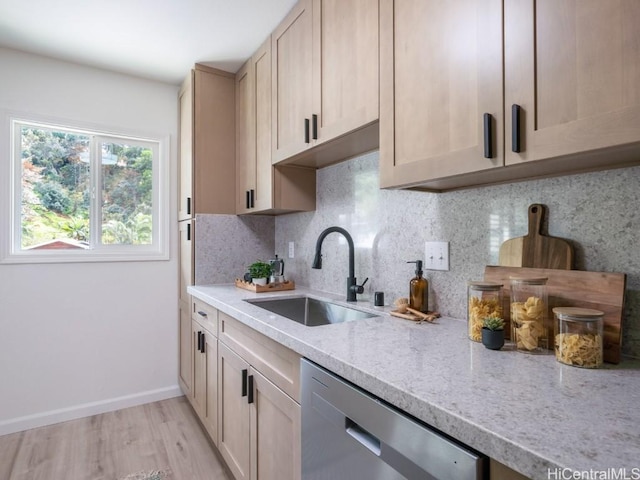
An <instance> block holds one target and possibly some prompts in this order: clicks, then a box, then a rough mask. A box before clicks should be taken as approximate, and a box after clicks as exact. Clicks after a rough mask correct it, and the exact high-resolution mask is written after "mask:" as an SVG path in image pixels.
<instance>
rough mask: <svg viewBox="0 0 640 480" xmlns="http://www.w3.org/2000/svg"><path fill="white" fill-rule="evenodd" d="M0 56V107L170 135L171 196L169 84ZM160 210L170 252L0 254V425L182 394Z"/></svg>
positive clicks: (171, 265) (2, 154)
mask: <svg viewBox="0 0 640 480" xmlns="http://www.w3.org/2000/svg"><path fill="white" fill-rule="evenodd" d="M0 66H1V67H0V71H1V72H2V73H1V74H0V110H2V109H5V110H11V111H18V112H25V113H34V114H37V115H44V116H48V117H55V118H58V119H63V120H64V119H68V120H70V121H73V122H74V123H77V122H88V123H90V124H92V125H103V126H107V127H108V126H111V127H121V128H125V129H128V130H133V131H136V132H140V133H145V132H146V133H149V134H155V135H170V139H171V140H170V141H171V168H170V171H171V203H170V205H175V191H176V188H177V187H176V185H177V182H176V171H177V170H176V165H177V162H176V158H177V153H176V152H177V148H176V143H177V136H176V134H177V118H178V113H177V92H178V89H177V87H176V86H173V85H166V84H162V83H157V82H152V81H148V80H144V79H140V78H135V77H128V76H125V75H121V74H116V73H111V72H106V71H102V70H97V69H93V68H87V67H84V66H79V65H75V64H70V63H65V62H60V61H56V60H51V59H47V58H43V57H38V56H35V55H30V54H24V53H21V52H17V51H14V50H8V49H2V48H0ZM186 73H187V72H185V74H186ZM0 138H4V139H6V132H3V135H1V136H0ZM9 161H10V159H9V150H8V145H6V141H5V142H3V143H2V144H1V145H0V172H2V174H3V175H4V174H5V172H7V171H8V170H7V165H8V162H9ZM5 186H6V183H5V182H2V191H1V192H0V195H2V196H5V199H6V195H8V192H7V191H6V188H5ZM0 203H1V202H0ZM171 210H173V209H171ZM170 215H171V218H170V219H169V220H170V225H171V229H172V232H171V260H170V261H160V262H121V263H86V264H77V263H74V264H38V265H33V264H32V265H0V434H4V433H9V432H12V431H18V430H22V429H25V428H29V427H32V426H36V425H44V424H48V423H55V422H57V421H60V420H66V419H69V418H75V417H79V416H84V415H88V414H93V413H96V412H102V411H108V410H112V409H116V408H120V407H123V406H129V405H134V404H139V403H144V402H146V401H153V400H156V399H161V398H168V397H171V396H175V395H179V394H180V392H179V388H178V387H177V375H178V374H177V358H178V352H177V345H178V341H177V309H178V307H177V295H176V291H177V268H178V267H177V260H176V252H177V248H176V239H177V236H176V235H177V233H176V228H175V224H176V218H175V213H174V212H173V211H172V212H171V214H170ZM8 221H9V220H8V218H6V212H5V211H4V210H3V211H2V213H0V229H5V228H7V226H8Z"/></svg>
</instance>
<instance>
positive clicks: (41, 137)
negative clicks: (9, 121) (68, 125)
mask: <svg viewBox="0 0 640 480" xmlns="http://www.w3.org/2000/svg"><path fill="white" fill-rule="evenodd" d="M20 144H21V152H20V157H21V159H22V182H21V187H22V212H21V214H22V215H21V216H22V221H21V223H22V235H21V242H20V245H21V247H22V248H23V249H28V248H45V247H46V246H47V245H49V246H50V248H52V249H54V248H55V249H68V248H86V247H87V246H88V243H87V242H88V240H89V229H90V225H89V206H90V198H89V197H90V191H89V188H90V167H89V156H90V155H89V149H90V138H89V137H88V136H87V135H82V134H74V133H71V132H62V131H53V130H49V129H45V128H37V127H33V126H28V125H23V126H22V127H21V142H20Z"/></svg>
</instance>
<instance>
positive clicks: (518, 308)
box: [510, 277, 550, 354]
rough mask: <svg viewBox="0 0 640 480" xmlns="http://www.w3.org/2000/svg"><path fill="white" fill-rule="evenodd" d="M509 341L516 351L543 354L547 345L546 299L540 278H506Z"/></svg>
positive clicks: (547, 319)
mask: <svg viewBox="0 0 640 480" xmlns="http://www.w3.org/2000/svg"><path fill="white" fill-rule="evenodd" d="M510 280H511V305H510V311H511V340H512V341H513V342H514V344H515V346H516V350H518V351H519V352H524V353H533V354H543V353H547V351H548V348H549V336H550V335H549V333H550V332H549V330H550V322H549V302H548V294H547V279H546V278H544V277H537V278H531V277H510Z"/></svg>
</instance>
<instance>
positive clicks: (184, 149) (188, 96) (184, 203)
mask: <svg viewBox="0 0 640 480" xmlns="http://www.w3.org/2000/svg"><path fill="white" fill-rule="evenodd" d="M179 107H180V162H179V165H178V176H179V182H178V189H179V192H178V202H179V203H178V220H186V219H188V218H191V215H192V213H193V210H192V207H193V206H192V204H191V200H192V194H193V183H192V182H193V72H191V73H190V74H189V75H188V76H187V78H186V79H185V81H184V83H183V84H182V88H181V89H180V94H179Z"/></svg>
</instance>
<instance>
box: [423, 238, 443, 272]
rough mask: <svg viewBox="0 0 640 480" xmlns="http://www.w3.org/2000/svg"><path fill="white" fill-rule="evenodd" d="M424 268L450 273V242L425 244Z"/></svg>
mask: <svg viewBox="0 0 640 480" xmlns="http://www.w3.org/2000/svg"><path fill="white" fill-rule="evenodd" d="M424 268H425V270H445V271H449V242H426V243H425V247H424Z"/></svg>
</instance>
